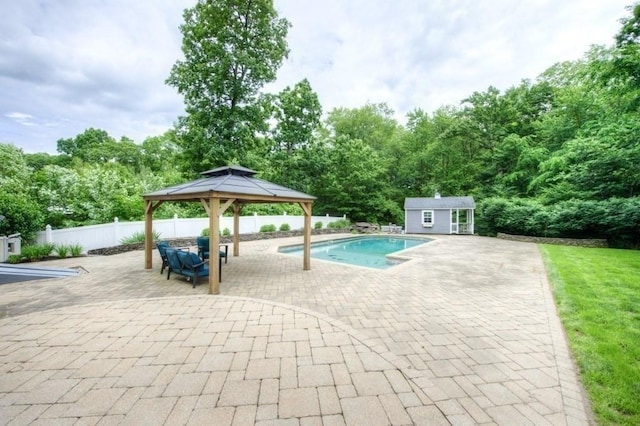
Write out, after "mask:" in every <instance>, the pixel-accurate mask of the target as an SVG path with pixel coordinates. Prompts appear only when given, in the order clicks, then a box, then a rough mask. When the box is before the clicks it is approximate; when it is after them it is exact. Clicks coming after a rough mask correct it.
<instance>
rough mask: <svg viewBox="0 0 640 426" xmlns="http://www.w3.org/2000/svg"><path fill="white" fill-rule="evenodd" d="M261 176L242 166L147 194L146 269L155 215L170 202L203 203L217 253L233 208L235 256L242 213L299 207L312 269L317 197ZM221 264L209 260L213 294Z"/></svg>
mask: <svg viewBox="0 0 640 426" xmlns="http://www.w3.org/2000/svg"><path fill="white" fill-rule="evenodd" d="M256 173H257V172H256V171H254V170H251V169H247V168H245V167H241V166H225V167H219V168H216V169H212V170H208V171H206V172H202V173H200V174H201V175H202V178H200V179H197V180H194V181H191V182H187V183H183V184H181V185H175V186H171V187H168V188H164V189H161V190H158V191H154V192H150V193H148V194H144V195H143V198H144V201H145V209H144V220H145V228H144V232H145V245H144V255H145V268H146V269H151V267H152V254H153V212H154V211H155V209H157V208H158V207H159V206H160V205H161V204H162V203H164V202H166V201H190V202H199V203H202V205H203V206H204V208H205V210H206V211H207V214H208V215H209V235H210V236H209V252H210V253H217V252H218V245H219V243H220V216H221V215H222V214H223V213H224V212H225V211H226V210H227V209H228V208H229V207H231V206H233V226H234V229H235V232H234V233H233V255H234V256H239V255H240V237H239V235H238V231H239V226H240V212H241V211H242V208H243V207H244V206H245V205H246V204H252V203H298V204H299V205H300V207H302V210H303V211H304V256H303V261H302V269H303V270H305V271H307V270H309V269H311V206H312V204H313V201H314V200H315V199H316V197H314V196H312V195H308V194H305V193H302V192H299V191H295V190H293V189H290V188H286V187H284V186H280V185H276V184H275V183H271V182H267V181H265V180H261V179H258V178H256V177H255V174H256ZM218 269H219V264H218V261H217V259H216V257H215V256H210V257H209V293H210V294H219V293H220V281H219V275H218V273H219V270H218Z"/></svg>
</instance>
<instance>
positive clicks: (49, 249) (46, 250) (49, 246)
mask: <svg viewBox="0 0 640 426" xmlns="http://www.w3.org/2000/svg"><path fill="white" fill-rule="evenodd" d="M36 247H38V250H39V251H40V256H41V257H47V256H49V255H50V254H51V253H53V251H54V250H55V249H56V245H55V244H54V243H43V244H37V245H36Z"/></svg>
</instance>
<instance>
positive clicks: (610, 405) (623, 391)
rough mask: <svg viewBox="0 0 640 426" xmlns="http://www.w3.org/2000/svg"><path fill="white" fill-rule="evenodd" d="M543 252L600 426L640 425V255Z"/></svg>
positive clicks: (563, 250) (545, 247)
mask: <svg viewBox="0 0 640 426" xmlns="http://www.w3.org/2000/svg"><path fill="white" fill-rule="evenodd" d="M541 251H542V254H543V257H544V260H545V264H546V268H547V271H548V274H549V279H550V281H551V285H552V287H553V289H554V294H555V298H556V303H557V305H558V310H559V312H560V317H561V319H562V322H563V324H564V328H565V330H566V332H567V335H568V336H569V344H570V346H571V351H572V352H573V355H574V356H575V358H576V361H577V363H578V366H579V368H580V374H581V376H582V382H583V384H584V386H585V388H586V390H587V392H588V393H589V397H590V399H591V404H592V408H593V410H594V412H595V413H596V416H597V420H598V422H599V423H600V424H629V425H631V424H633V425H640V251H633V250H616V249H596V248H583V247H567V246H554V245H542V246H541Z"/></svg>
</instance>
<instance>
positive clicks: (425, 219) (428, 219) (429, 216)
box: [422, 210, 433, 228]
mask: <svg viewBox="0 0 640 426" xmlns="http://www.w3.org/2000/svg"><path fill="white" fill-rule="evenodd" d="M422 226H424V227H425V228H430V227H432V226H433V210H422Z"/></svg>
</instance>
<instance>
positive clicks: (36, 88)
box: [0, 0, 627, 152]
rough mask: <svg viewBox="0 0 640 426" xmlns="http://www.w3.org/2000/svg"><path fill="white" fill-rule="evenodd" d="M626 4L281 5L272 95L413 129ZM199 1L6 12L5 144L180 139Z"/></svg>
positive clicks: (33, 147) (575, 40)
mask: <svg viewBox="0 0 640 426" xmlns="http://www.w3.org/2000/svg"><path fill="white" fill-rule="evenodd" d="M626 2H627V0H610V1H608V2H602V1H598V0H592V1H589V2H586V1H582V0H567V1H564V2H555V1H551V0H534V1H530V2H513V1H510V0H498V1H491V2H489V1H480V2H479V1H473V0H458V1H429V2H425V1H417V0H413V1H411V0H403V1H396V2H389V1H381V0H378V1H372V0H349V1H343V0H323V1H319V0H315V1H311V0H310V1H302V2H301V1H299V0H275V5H276V8H277V9H278V11H279V13H280V15H281V16H283V17H286V18H287V19H288V20H289V21H290V22H291V23H292V25H293V27H292V28H291V29H290V31H289V38H288V41H289V47H290V49H291V53H290V56H289V59H288V60H287V61H286V62H285V63H284V64H283V66H282V68H281V69H280V71H279V73H278V80H277V81H276V82H275V83H272V84H270V85H268V86H267V88H266V90H269V91H278V90H281V89H282V88H284V87H285V86H287V85H289V86H292V85H294V84H295V83H297V82H298V81H300V80H302V79H303V78H307V79H308V80H309V81H310V82H311V85H312V87H313V89H314V90H315V91H316V92H318V94H319V97H320V100H321V102H322V105H323V108H324V110H325V111H328V110H331V109H332V108H335V107H359V106H362V105H364V104H365V103H366V102H375V103H378V102H386V103H387V104H389V106H391V107H392V108H393V109H395V110H396V112H397V116H398V118H399V119H401V118H402V117H403V116H404V115H405V114H406V113H407V112H409V111H411V110H412V109H415V108H422V109H424V110H427V111H432V110H434V109H436V108H438V107H439V106H441V105H444V104H458V103H459V102H460V101H461V100H462V99H463V98H464V97H466V96H468V95H470V94H471V93H473V91H483V90H486V89H487V87H488V86H490V85H493V86H496V87H498V88H499V89H506V88H508V87H509V86H511V85H514V84H518V82H519V81H520V80H521V79H523V78H529V79H533V78H535V77H536V76H537V75H538V74H540V73H541V72H542V71H544V70H545V69H546V68H548V67H549V66H551V65H552V64H553V63H555V62H558V61H562V60H573V59H577V58H579V57H580V56H581V55H582V54H583V53H584V52H585V51H586V50H587V48H588V47H589V45H591V44H609V43H611V42H612V37H613V35H614V34H615V32H616V31H617V30H618V28H619V23H618V22H617V19H619V18H620V17H622V16H624V15H626V13H627V12H626V11H625V9H624V5H625V4H626ZM194 3H195V0H179V1H178V0H137V1H135V2H131V1H128V0H111V1H109V2H95V1H86V0H58V1H56V2H41V1H38V0H22V1H19V2H4V4H3V5H2V6H1V7H0V9H1V11H2V16H3V18H4V19H3V20H2V22H0V92H1V93H2V94H3V96H2V97H0V142H11V143H14V144H16V145H18V146H20V147H22V148H24V149H25V151H27V152H31V151H47V152H54V151H55V146H56V141H57V140H58V139H60V138H68V137H73V136H75V135H77V134H79V133H81V132H82V131H84V130H85V129H86V128H88V127H96V128H101V129H104V130H106V131H107V132H109V133H110V134H111V135H112V136H114V137H116V138H119V137H120V136H128V137H130V138H132V139H134V140H136V141H138V142H141V141H142V140H143V139H144V138H145V137H147V136H153V135H157V134H159V133H162V132H163V131H165V130H166V129H168V128H170V127H171V126H172V125H173V123H174V121H175V120H176V118H177V117H178V116H179V115H180V114H182V113H183V105H182V99H181V97H180V96H179V95H178V94H177V93H176V92H175V89H174V88H172V87H168V86H167V85H166V84H165V83H164V81H165V79H166V78H167V77H168V75H169V71H170V69H171V66H172V65H173V64H174V63H175V61H176V60H177V59H178V58H179V57H181V52H180V44H181V35H180V32H179V30H178V26H179V25H180V24H181V22H182V10H183V9H184V8H185V7H188V6H190V5H192V4H194ZM16 112H19V114H23V116H22V117H23V118H20V116H15V115H13V116H12V115H11V114H16Z"/></svg>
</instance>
